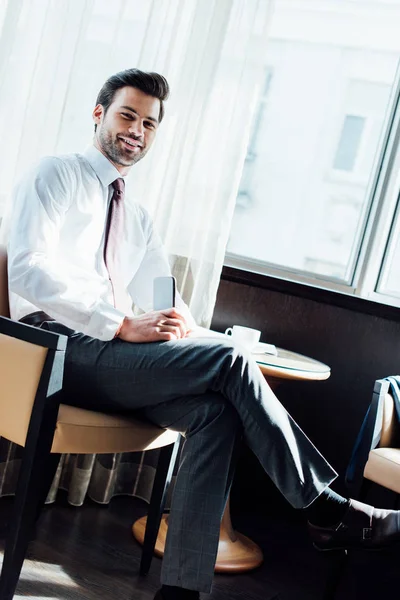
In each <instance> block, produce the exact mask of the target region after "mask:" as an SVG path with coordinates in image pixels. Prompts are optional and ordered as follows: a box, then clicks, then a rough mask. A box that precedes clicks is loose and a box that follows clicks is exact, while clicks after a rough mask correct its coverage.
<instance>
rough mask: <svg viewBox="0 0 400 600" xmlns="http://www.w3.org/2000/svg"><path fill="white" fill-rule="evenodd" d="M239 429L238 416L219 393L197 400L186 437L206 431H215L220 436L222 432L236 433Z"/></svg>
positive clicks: (209, 394)
mask: <svg viewBox="0 0 400 600" xmlns="http://www.w3.org/2000/svg"><path fill="white" fill-rule="evenodd" d="M240 428H241V422H240V418H239V415H238V413H237V412H236V410H235V409H234V408H233V406H232V405H231V404H230V403H229V402H228V400H225V398H224V397H223V396H222V395H221V394H219V393H208V394H205V395H204V398H199V400H198V406H197V407H196V409H195V410H193V412H192V419H191V422H190V424H189V426H188V429H187V431H186V436H190V435H194V434H195V433H197V432H198V431H200V430H203V431H204V430H206V429H208V430H213V429H216V430H217V431H218V432H219V433H220V434H221V435H222V434H223V433H224V432H229V433H233V432H236V431H238V430H239V429H240Z"/></svg>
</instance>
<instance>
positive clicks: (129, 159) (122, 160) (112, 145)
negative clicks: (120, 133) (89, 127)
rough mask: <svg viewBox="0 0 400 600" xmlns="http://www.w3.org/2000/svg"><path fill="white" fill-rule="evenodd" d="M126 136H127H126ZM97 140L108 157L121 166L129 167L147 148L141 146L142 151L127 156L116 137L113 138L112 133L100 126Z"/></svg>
mask: <svg viewBox="0 0 400 600" xmlns="http://www.w3.org/2000/svg"><path fill="white" fill-rule="evenodd" d="M127 137H128V136H127ZM99 142H100V145H101V148H102V149H103V151H104V152H105V154H106V155H107V156H108V158H109V159H110V160H111V161H112V162H113V163H115V164H117V165H121V166H122V167H130V166H132V165H134V164H136V163H137V162H139V160H141V159H142V158H144V156H146V154H147V149H146V148H142V151H141V152H139V153H138V154H134V155H133V156H129V155H128V153H127V152H124V150H123V149H122V148H121V146H120V145H119V144H120V141H119V140H118V138H115V140H113V137H112V134H111V132H110V131H105V130H104V128H101V129H100V131H99Z"/></svg>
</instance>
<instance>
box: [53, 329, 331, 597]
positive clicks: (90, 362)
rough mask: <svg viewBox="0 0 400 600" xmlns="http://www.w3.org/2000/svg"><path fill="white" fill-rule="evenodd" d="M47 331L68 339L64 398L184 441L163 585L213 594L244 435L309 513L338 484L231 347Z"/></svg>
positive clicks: (208, 341) (245, 357) (248, 361)
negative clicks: (145, 422)
mask: <svg viewBox="0 0 400 600" xmlns="http://www.w3.org/2000/svg"><path fill="white" fill-rule="evenodd" d="M42 327H43V328H46V329H50V330H51V331H57V332H59V333H64V334H67V335H68V336H69V342H68V346H67V353H66V364H65V376H64V389H65V392H66V401H68V399H69V401H71V399H73V402H74V404H76V405H77V406H80V407H82V408H88V409H92V410H98V411H105V412H107V411H108V412H110V411H112V412H120V413H124V414H129V413H131V414H132V413H136V414H141V415H142V416H145V417H146V418H147V419H150V420H151V421H152V422H153V423H156V424H157V425H160V426H161V427H169V428H171V429H174V430H176V431H179V432H181V433H182V434H183V435H184V437H185V443H184V447H183V450H182V456H181V463H180V467H179V472H178V475H177V480H176V486H175V490H174V496H173V499H172V506H171V515H170V518H169V530H168V536H167V542H166V549H165V554H164V559H163V566H162V574H161V581H162V583H164V584H167V585H175V586H180V587H185V588H188V589H192V590H198V591H200V592H209V591H210V589H211V585H212V579H213V573H214V564H215V559H216V554H217V549H218V537H219V527H220V522H221V517H222V514H223V511H224V508H225V503H226V500H227V496H228V493H229V489H230V485H231V483H232V477H233V472H234V466H235V465H234V459H235V449H236V448H237V444H238V441H239V440H240V439H241V438H242V436H243V437H244V440H245V441H246V443H247V444H248V446H249V447H250V448H251V450H252V451H253V452H254V454H255V455H256V456H257V458H258V459H259V461H260V463H261V465H262V466H263V468H264V469H265V471H266V473H268V475H269V476H270V477H271V479H272V480H273V481H274V483H275V485H276V486H277V487H278V489H279V490H280V491H281V492H282V494H283V495H284V496H285V498H286V499H287V500H288V501H289V502H290V503H291V504H292V506H294V507H295V508H302V507H306V506H308V505H309V504H310V503H311V502H313V500H315V498H316V497H317V496H318V495H319V494H320V493H321V492H322V491H323V490H324V489H325V488H326V487H327V486H328V485H329V484H330V483H331V482H332V481H333V480H334V479H335V478H336V476H337V474H336V472H335V471H334V470H333V469H332V467H330V465H329V464H328V463H327V462H326V460H325V459H324V458H323V457H322V455H321V454H320V453H319V452H318V450H317V449H316V448H315V447H314V446H313V444H312V443H311V442H310V440H309V439H308V438H307V437H306V435H305V434H304V433H303V432H302V430H301V429H300V428H299V427H298V425H297V424H296V423H295V422H294V421H293V419H292V418H291V417H290V415H289V414H288V413H287V412H286V410H285V409H284V408H283V406H282V405H281V404H280V402H279V401H278V400H277V398H276V397H275V395H274V394H273V392H272V391H271V389H270V388H269V386H268V384H267V383H266V381H265V379H264V377H263V376H262V374H261V372H260V369H259V368H258V366H257V364H256V362H255V361H254V359H253V358H252V357H251V356H250V355H249V354H248V353H247V352H246V351H245V350H244V349H243V348H242V347H240V346H238V345H235V344H234V342H233V341H232V342H230V341H227V342H225V341H223V340H222V341H220V340H218V339H216V338H214V339H213V338H211V337H210V338H201V339H190V338H188V339H183V340H176V341H172V342H161V343H152V344H130V343H126V342H123V341H121V340H119V339H116V340H113V341H110V342H101V341H99V340H96V339H93V338H90V337H88V336H85V335H83V334H80V333H76V332H73V331H72V330H70V329H68V328H67V327H64V326H63V325H60V324H59V323H56V322H45V323H43V324H42ZM137 411H139V413H138V412H137Z"/></svg>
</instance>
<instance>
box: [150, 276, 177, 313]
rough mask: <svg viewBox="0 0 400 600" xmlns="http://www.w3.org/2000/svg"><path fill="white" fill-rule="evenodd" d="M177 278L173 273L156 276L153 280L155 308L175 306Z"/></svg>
mask: <svg viewBox="0 0 400 600" xmlns="http://www.w3.org/2000/svg"><path fill="white" fill-rule="evenodd" d="M175 293H176V279H175V277H173V276H172V275H169V276H167V277H156V278H155V279H154V282H153V309H154V310H164V309H166V308H173V307H174V306H175Z"/></svg>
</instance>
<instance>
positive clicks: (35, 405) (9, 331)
mask: <svg viewBox="0 0 400 600" xmlns="http://www.w3.org/2000/svg"><path fill="white" fill-rule="evenodd" d="M0 315H2V316H0V374H1V400H0V436H2V437H5V438H6V439H8V440H10V441H11V442H14V443H16V444H19V445H20V446H23V447H24V452H23V458H22V461H21V467H20V473H19V478H18V484H17V490H16V495H15V502H14V512H13V516H12V519H11V522H10V524H9V531H8V534H7V538H6V543H5V551H4V560H3V568H2V572H1V578H0V600H12V598H13V597H14V593H15V589H16V586H17V583H18V579H19V575H20V572H21V568H22V564H23V561H24V558H25V554H26V550H27V546H28V543H29V541H30V539H31V536H32V535H33V533H34V527H35V523H36V520H37V518H38V517H39V515H40V512H41V509H42V507H43V505H44V502H45V500H46V497H47V493H48V491H49V489H50V486H51V483H52V481H53V478H54V475H55V472H56V469H57V465H58V462H59V459H60V457H61V454H63V453H78V454H96V453H101V454H103V453H116V452H134V451H142V450H150V449H153V448H161V450H160V457H159V461H158V466H157V472H156V477H155V481H154V485H153V491H152V496H151V501H150V507H149V513H148V521H147V529H146V536H145V540H144V545H143V550H142V559H141V565H140V572H141V574H143V575H144V574H146V573H147V572H148V570H149V568H150V563H151V559H152V556H153V551H154V546H155V542H156V538H157V533H158V529H159V525H160V520H161V516H162V513H163V509H164V504H165V496H166V491H167V488H168V485H169V483H170V480H171V477H172V472H173V468H174V463H175V459H176V455H177V452H178V448H179V441H180V436H179V434H177V433H176V432H173V431H169V430H164V429H160V428H159V427H156V426H154V425H153V424H151V423H148V422H143V421H139V420H135V419H133V418H129V419H128V418H122V417H120V416H118V415H109V414H103V413H98V412H94V411H88V410H83V409H80V408H74V407H72V406H68V405H65V404H60V397H61V386H62V378H63V365H64V356H65V349H66V345H67V338H66V336H63V335H58V334H55V333H52V332H49V331H44V330H41V329H38V328H35V327H31V326H30V325H25V324H22V323H19V322H16V321H12V320H11V319H10V318H8V317H9V306H8V285H7V256H6V252H5V250H4V248H0Z"/></svg>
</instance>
